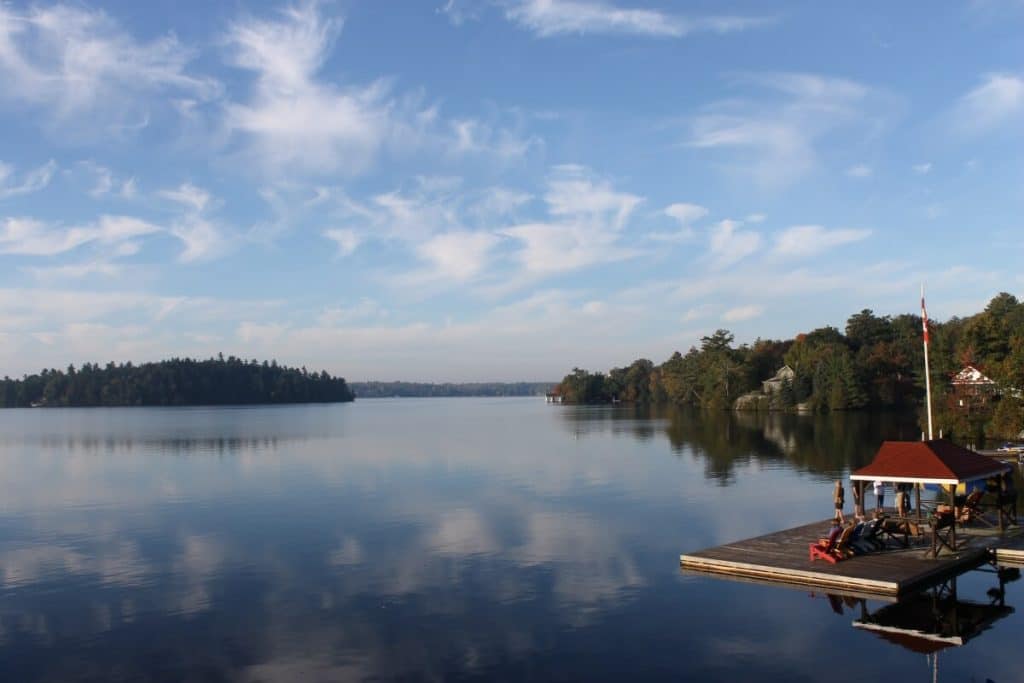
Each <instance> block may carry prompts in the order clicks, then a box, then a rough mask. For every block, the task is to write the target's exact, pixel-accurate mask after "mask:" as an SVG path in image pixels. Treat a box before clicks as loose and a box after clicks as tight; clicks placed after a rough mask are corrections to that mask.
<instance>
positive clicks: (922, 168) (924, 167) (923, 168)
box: [913, 163, 932, 175]
mask: <svg viewBox="0 0 1024 683" xmlns="http://www.w3.org/2000/svg"><path fill="white" fill-rule="evenodd" d="M913 169H914V173H917V174H918V175H927V174H928V173H930V172H931V170H932V165H931V164H930V163H922V164H914V166H913Z"/></svg>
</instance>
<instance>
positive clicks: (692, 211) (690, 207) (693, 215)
mask: <svg viewBox="0 0 1024 683" xmlns="http://www.w3.org/2000/svg"><path fill="white" fill-rule="evenodd" d="M665 215H666V216H668V217H670V218H674V219H675V220H676V221H677V222H678V223H679V224H680V225H683V226H689V225H692V224H693V223H694V222H696V221H699V220H700V219H701V218H704V217H705V216H707V215H708V210H707V209H705V208H704V207H703V206H700V205H699V204H687V203H685V202H677V203H675V204H669V205H668V206H666V207H665Z"/></svg>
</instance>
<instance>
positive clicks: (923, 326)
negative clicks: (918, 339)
mask: <svg viewBox="0 0 1024 683" xmlns="http://www.w3.org/2000/svg"><path fill="white" fill-rule="evenodd" d="M921 329H922V330H923V331H924V343H925V344H927V343H928V310H927V309H926V308H925V307H924V287H923V286H922V287H921Z"/></svg>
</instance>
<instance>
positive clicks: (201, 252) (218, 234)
mask: <svg viewBox="0 0 1024 683" xmlns="http://www.w3.org/2000/svg"><path fill="white" fill-rule="evenodd" d="M157 194H158V195H159V196H160V197H163V198H164V199H168V200H170V201H172V202H175V203H177V204H180V205H181V206H182V207H184V209H185V211H184V213H182V214H181V215H180V216H178V218H177V219H175V220H174V221H173V222H172V223H171V226H170V227H169V228H168V232H169V233H170V234H171V235H173V236H174V237H177V238H178V239H179V240H181V242H182V245H183V246H184V250H183V251H182V252H181V253H180V254H179V255H178V260H179V261H181V262H182V263H191V262H195V261H203V260H207V259H211V258H215V257H217V256H220V255H222V254H223V253H224V252H225V251H227V249H228V247H229V246H230V245H229V242H228V239H227V237H226V236H225V230H224V228H223V227H222V226H220V225H218V224H216V223H214V222H213V221H212V220H211V219H210V218H209V216H208V215H207V214H206V210H207V208H209V207H210V206H211V205H212V203H213V202H212V198H211V196H210V193H209V192H207V191H206V190H204V189H203V188H201V187H196V186H195V185H193V184H191V183H182V184H181V185H180V186H179V187H178V188H176V189H173V190H161V191H160V192H158V193H157Z"/></svg>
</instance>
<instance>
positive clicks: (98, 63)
mask: <svg viewBox="0 0 1024 683" xmlns="http://www.w3.org/2000/svg"><path fill="white" fill-rule="evenodd" d="M194 56H195V53H194V51H193V50H191V49H189V48H187V47H185V46H183V45H182V44H181V43H180V42H178V40H177V39H176V38H175V37H174V36H173V35H168V36H165V37H162V38H158V39H156V40H153V41H151V42H148V43H142V42H139V41H137V40H136V39H135V38H134V37H132V36H131V35H130V34H129V33H127V32H126V31H125V30H124V29H122V28H121V26H119V25H118V23H117V22H116V21H114V20H113V19H111V18H110V17H109V16H107V15H106V14H105V13H104V12H102V11H98V10H88V9H82V8H79V7H75V6H69V5H53V6H50V7H41V6H36V7H32V8H30V9H28V10H25V11H18V10H16V9H15V8H12V7H10V6H8V5H6V4H4V5H0V76H2V77H3V80H4V88H3V90H2V92H0V99H7V100H9V101H15V102H18V103H23V104H27V105H38V106H43V107H45V108H47V109H48V110H49V111H50V113H51V114H52V115H53V116H54V118H55V120H56V121H58V122H59V123H60V124H62V125H63V126H65V127H66V126H68V125H74V126H76V127H82V126H81V123H82V119H81V116H82V115H85V114H102V118H103V119H104V121H105V122H106V123H107V124H108V125H110V126H113V127H116V128H118V129H119V130H124V126H123V124H124V123H125V122H127V121H138V120H145V119H148V108H149V107H150V106H151V105H152V104H153V103H152V102H149V101H146V100H145V99H144V98H141V97H138V96H139V95H140V94H146V93H182V92H184V93H188V94H189V96H191V97H197V98H200V99H207V98H210V97H213V96H214V95H216V94H217V93H218V92H219V89H220V86H219V84H218V83H217V81H215V80H213V79H211V78H208V77H202V76H193V75H191V74H189V73H188V72H187V70H186V69H187V66H188V64H189V62H190V61H191V60H192V58H193V57H194ZM72 117H78V118H74V119H73V118H72Z"/></svg>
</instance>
